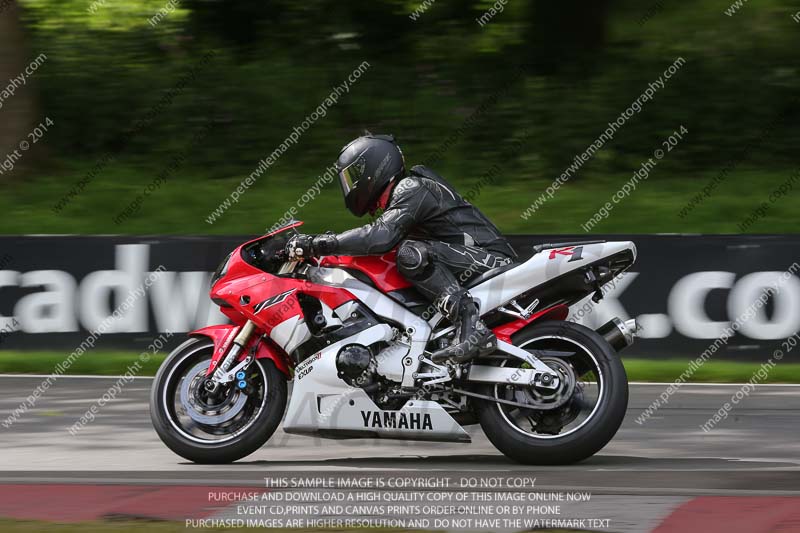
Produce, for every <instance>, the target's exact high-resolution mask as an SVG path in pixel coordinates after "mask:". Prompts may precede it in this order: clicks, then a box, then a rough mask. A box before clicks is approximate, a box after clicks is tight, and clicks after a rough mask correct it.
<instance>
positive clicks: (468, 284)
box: [464, 263, 519, 289]
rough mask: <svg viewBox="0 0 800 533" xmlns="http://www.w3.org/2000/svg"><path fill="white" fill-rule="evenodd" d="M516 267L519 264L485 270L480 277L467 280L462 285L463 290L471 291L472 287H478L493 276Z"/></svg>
mask: <svg viewBox="0 0 800 533" xmlns="http://www.w3.org/2000/svg"><path fill="white" fill-rule="evenodd" d="M516 266H519V263H509V264H507V265H503V266H500V267H497V268H493V269H491V270H487V271H486V272H484V273H483V274H481V275H480V276H475V277H474V278H472V279H470V280H468V281H467V282H466V283H464V288H465V289H471V288H472V287H475V286H477V285H480V284H481V283H483V282H484V281H486V280H489V279H492V278H493V277H495V276H499V275H500V274H502V273H503V272H506V271H507V270H511V269H512V268H514V267H516Z"/></svg>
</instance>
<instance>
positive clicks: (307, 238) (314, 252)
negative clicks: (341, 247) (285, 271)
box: [286, 233, 337, 261]
mask: <svg viewBox="0 0 800 533" xmlns="http://www.w3.org/2000/svg"><path fill="white" fill-rule="evenodd" d="M336 244H337V241H336V236H335V235H333V234H331V233H326V234H324V235H304V234H302V233H301V234H298V235H295V236H294V237H292V238H291V239H289V242H287V243H286V255H287V256H288V257H289V260H290V261H301V260H303V259H308V258H309V257H319V256H322V255H330V254H331V253H332V252H334V251H335V250H336Z"/></svg>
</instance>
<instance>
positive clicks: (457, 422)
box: [150, 222, 636, 464]
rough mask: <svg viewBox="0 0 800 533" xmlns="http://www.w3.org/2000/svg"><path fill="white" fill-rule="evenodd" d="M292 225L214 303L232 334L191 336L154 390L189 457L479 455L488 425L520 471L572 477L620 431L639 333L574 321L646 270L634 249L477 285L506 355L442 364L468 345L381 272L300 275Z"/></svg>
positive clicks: (516, 270) (340, 262) (573, 256)
mask: <svg viewBox="0 0 800 533" xmlns="http://www.w3.org/2000/svg"><path fill="white" fill-rule="evenodd" d="M300 224H302V223H301V222H294V223H292V224H289V225H287V226H285V227H282V228H280V229H279V230H277V231H275V232H273V233H270V234H268V235H266V236H264V237H261V238H259V239H256V240H253V241H250V242H248V243H245V244H243V245H242V246H240V247H238V248H236V250H234V251H233V253H231V254H230V255H229V256H228V257H227V258H225V260H224V261H223V262H222V264H221V265H220V267H219V269H218V270H217V271H216V273H215V274H214V277H213V278H212V282H211V285H212V288H211V298H212V300H213V301H214V302H215V303H217V304H218V305H219V306H220V308H221V310H222V312H223V313H225V315H226V316H228V317H229V318H230V319H231V321H232V322H233V324H227V325H219V326H212V327H207V328H204V329H201V330H198V331H195V332H192V333H190V334H189V337H190V338H189V340H187V341H186V342H185V343H183V344H182V345H181V346H179V347H178V348H177V349H176V350H175V351H173V352H172V353H171V354H170V355H169V357H168V358H167V359H166V361H164V364H163V365H162V366H161V368H160V370H159V372H158V374H157V376H156V378H155V382H154V384H153V389H152V393H151V405H150V412H151V417H152V420H153V425H154V426H155V429H156V431H157V432H158V434H159V436H160V437H161V439H162V440H163V441H164V443H165V444H166V445H167V446H169V448H170V449H172V450H173V451H174V452H175V453H177V454H178V455H181V456H182V457H185V458H186V459H189V460H191V461H195V462H199V463H225V462H230V461H235V460H237V459H240V458H242V457H245V456H247V455H249V454H251V453H253V452H254V451H256V450H257V449H258V448H259V447H261V446H262V445H263V444H264V443H265V442H266V441H267V440H268V439H269V438H270V436H271V435H272V434H273V432H274V431H275V430H276V428H277V427H278V424H279V423H280V421H281V419H282V418H284V410H285V409H286V403H287V396H288V387H287V382H288V381H292V382H293V386H292V391H291V401H290V402H289V406H288V411H287V412H286V416H285V419H284V423H283V428H284V431H286V432H287V433H297V434H304V435H315V436H319V437H331V438H339V439H340V438H358V437H368V438H387V439H411V440H435V441H450V442H464V443H468V442H470V436H469V434H468V433H467V432H466V431H465V430H464V426H467V425H470V424H476V423H479V424H480V425H481V427H482V428H483V430H484V432H485V433H486V436H487V437H488V438H489V440H490V441H491V442H492V443H493V444H494V445H495V446H496V447H497V449H499V450H500V451H501V452H503V453H504V454H505V455H507V456H508V457H511V458H512V459H514V460H516V461H519V462H522V463H530V464H559V463H561V464H563V463H572V462H575V461H579V460H581V459H584V458H586V457H589V456H591V455H592V454H594V453H596V452H597V451H598V450H600V449H601V448H602V447H603V446H605V445H606V444H607V443H608V442H609V441H610V440H611V438H612V437H613V436H614V435H615V433H616V432H617V430H618V429H619V427H620V424H621V423H622V419H623V417H624V415H625V410H626V407H627V403H628V382H627V376H626V375H625V369H624V367H623V366H622V363H621V362H620V360H619V357H618V355H617V351H618V350H621V349H622V348H624V347H626V346H628V345H630V344H631V343H632V342H633V339H634V336H635V332H636V325H635V323H634V322H633V321H628V322H624V323H623V322H622V321H620V320H617V319H615V320H612V321H611V322H609V323H608V324H606V325H605V326H603V327H601V328H600V329H599V330H597V331H594V330H591V329H589V328H586V327H584V326H581V325H578V324H575V323H572V322H568V321H566V318H567V315H568V312H569V307H570V305H574V304H576V303H577V302H579V301H581V300H583V299H584V298H587V297H588V296H590V295H593V298H595V300H596V301H597V300H599V298H601V297H602V286H603V285H604V284H605V283H608V282H609V281H611V280H612V279H613V278H614V277H615V276H617V275H619V274H620V273H622V272H623V271H625V270H627V269H628V268H629V267H630V266H631V264H633V262H634V260H635V259H636V247H635V245H634V244H633V243H631V242H603V241H589V242H574V243H562V244H552V245H539V246H536V247H535V248H534V254H533V256H532V257H531V258H530V259H528V260H527V261H525V262H522V263H517V264H511V265H508V266H504V267H500V268H496V269H494V270H491V271H489V272H486V273H484V274H482V275H479V276H477V277H475V278H474V279H472V280H471V281H469V282H468V283H467V284H466V287H468V288H469V291H470V293H471V294H472V295H473V297H474V298H475V299H476V300H477V301H478V302H480V313H481V315H482V318H483V320H484V322H485V323H486V324H487V325H488V326H489V327H490V328H491V329H492V330H493V331H494V333H495V335H496V336H497V339H498V343H497V351H496V352H495V353H493V354H490V355H488V356H484V357H480V358H478V359H475V360H472V361H470V362H468V363H463V364H456V363H449V362H446V363H441V364H437V363H434V362H433V361H432V360H431V358H430V355H431V353H433V352H435V351H437V350H439V349H441V348H442V347H444V346H446V345H447V344H448V343H450V342H452V340H453V338H454V337H456V335H457V333H458V332H457V331H455V328H454V327H453V326H452V325H451V324H449V323H448V322H447V321H446V320H445V319H443V318H442V317H441V315H440V314H438V313H437V312H436V311H435V308H434V307H433V306H432V305H431V304H429V303H428V302H427V301H425V300H424V299H423V298H422V297H421V296H420V295H419V294H418V293H417V292H416V291H415V290H414V289H413V287H412V286H411V284H410V283H408V282H407V281H406V280H405V279H404V278H403V277H402V276H400V274H398V272H397V269H396V267H395V261H394V253H389V254H387V255H384V256H382V257H324V258H321V259H314V260H308V261H304V262H299V263H298V262H288V261H286V258H285V255H284V253H283V250H284V247H285V245H286V242H287V240H288V238H289V237H290V236H292V235H293V234H294V228H296V227H297V226H299V225H300Z"/></svg>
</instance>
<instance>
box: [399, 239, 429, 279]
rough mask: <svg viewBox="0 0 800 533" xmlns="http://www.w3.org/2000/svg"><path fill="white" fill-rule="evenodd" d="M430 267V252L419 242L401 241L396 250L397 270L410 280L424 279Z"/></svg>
mask: <svg viewBox="0 0 800 533" xmlns="http://www.w3.org/2000/svg"><path fill="white" fill-rule="evenodd" d="M430 266H431V252H430V250H429V249H428V246H427V245H426V244H424V243H421V242H419V241H403V243H402V244H401V245H400V248H399V249H398V250H397V269H398V270H399V271H400V273H401V274H402V275H404V276H405V277H407V278H410V279H416V278H421V277H424V275H425V274H426V273H427V272H428V270H429V267H430Z"/></svg>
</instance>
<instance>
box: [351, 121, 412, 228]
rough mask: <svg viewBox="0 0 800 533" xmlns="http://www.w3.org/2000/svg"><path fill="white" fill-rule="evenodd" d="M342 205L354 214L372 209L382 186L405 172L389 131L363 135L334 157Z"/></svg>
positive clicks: (382, 188)
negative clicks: (342, 200) (342, 197)
mask: <svg viewBox="0 0 800 533" xmlns="http://www.w3.org/2000/svg"><path fill="white" fill-rule="evenodd" d="M336 169H337V170H338V171H339V183H340V184H341V186H342V193H343V194H344V205H346V206H347V208H348V209H349V210H350V211H352V212H353V214H354V215H355V216H357V217H360V216H364V213H366V212H367V211H370V210H372V209H373V208H374V207H375V206H376V204H377V203H378V200H379V199H380V196H381V193H383V191H384V189H386V186H387V185H389V183H390V182H391V181H392V179H394V178H395V177H397V176H398V175H400V174H403V173H404V172H405V161H404V159H403V152H401V151H400V147H399V146H397V143H396V142H395V140H394V137H393V136H392V135H366V136H364V137H359V138H358V139H356V140H354V141H352V142H351V143H350V144H348V145H347V146H345V147H344V148H342V152H341V153H340V154H339V159H338V160H337V161H336Z"/></svg>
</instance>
